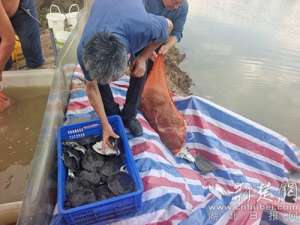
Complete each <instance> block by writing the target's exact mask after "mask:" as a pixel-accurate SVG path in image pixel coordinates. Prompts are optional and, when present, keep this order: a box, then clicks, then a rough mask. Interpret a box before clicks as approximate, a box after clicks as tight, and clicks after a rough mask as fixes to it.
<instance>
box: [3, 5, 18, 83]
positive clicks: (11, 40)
mask: <svg viewBox="0 0 300 225" xmlns="http://www.w3.org/2000/svg"><path fill="white" fill-rule="evenodd" d="M0 38H1V42H0V81H1V80H2V71H3V70H4V67H5V64H6V62H7V61H8V59H9V57H10V56H11V53H12V51H13V48H14V45H15V32H14V29H13V27H12V24H11V22H10V20H9V17H8V15H7V13H6V11H5V9H4V7H3V4H2V1H0Z"/></svg>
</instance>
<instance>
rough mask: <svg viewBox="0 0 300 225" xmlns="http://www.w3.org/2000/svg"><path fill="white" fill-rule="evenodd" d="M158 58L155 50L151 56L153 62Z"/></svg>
mask: <svg viewBox="0 0 300 225" xmlns="http://www.w3.org/2000/svg"><path fill="white" fill-rule="evenodd" d="M156 58H157V53H156V52H155V51H153V52H152V55H151V56H150V59H151V60H152V62H155V60H156Z"/></svg>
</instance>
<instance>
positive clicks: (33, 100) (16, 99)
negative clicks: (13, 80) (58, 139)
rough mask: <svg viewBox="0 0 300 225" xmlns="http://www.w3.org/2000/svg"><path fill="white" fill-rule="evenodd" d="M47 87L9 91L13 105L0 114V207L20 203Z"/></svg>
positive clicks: (43, 108)
mask: <svg viewBox="0 0 300 225" xmlns="http://www.w3.org/2000/svg"><path fill="white" fill-rule="evenodd" d="M48 93H49V88H46V87H26V88H8V89H7V90H6V91H5V94H6V95H7V96H9V97H10V98H11V100H12V102H13V104H12V106H11V107H10V108H8V109H7V110H6V111H4V112H3V113H0V149H1V159H0V193H1V195H0V204H1V203H5V202H11V201H19V200H21V196H22V193H23V191H24V188H25V181H26V177H27V174H28V172H29V169H30V162H31V160H32V158H33V154H34V150H35V144H36V142H37V138H38V135H39V130H40V127H41V123H42V119H43V114H44V111H45V108H46V102H47V99H48Z"/></svg>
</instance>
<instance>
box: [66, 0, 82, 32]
mask: <svg viewBox="0 0 300 225" xmlns="http://www.w3.org/2000/svg"><path fill="white" fill-rule="evenodd" d="M72 8H76V9H77V11H74V12H72ZM79 10H80V9H79V5H78V4H73V5H71V6H70V7H69V13H67V14H66V18H67V22H68V24H69V25H70V28H71V29H73V28H74V27H75V26H76V24H77V22H78V16H79Z"/></svg>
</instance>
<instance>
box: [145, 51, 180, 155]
mask: <svg viewBox="0 0 300 225" xmlns="http://www.w3.org/2000/svg"><path fill="white" fill-rule="evenodd" d="M141 110H142V112H143V113H144V116H145V118H146V119H147V120H148V122H149V123H150V125H151V127H152V128H153V129H154V130H155V131H156V132H157V133H158V134H159V136H160V139H161V141H162V142H163V143H164V144H165V145H166V146H167V147H168V148H169V149H170V150H171V151H172V153H173V154H174V155H176V154H177V153H178V152H179V151H180V150H181V148H182V146H183V144H184V141H185V133H186V129H185V121H184V118H183V116H182V114H181V113H180V112H178V110H177V108H176V106H175V104H174V102H173V100H172V98H171V96H170V93H169V90H168V85H167V80H166V75H165V65H164V58H163V57H162V56H159V57H158V58H157V59H156V61H155V63H154V65H153V68H152V70H151V72H150V74H149V76H148V79H147V81H146V84H145V87H144V91H143V94H142V100H141Z"/></svg>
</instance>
